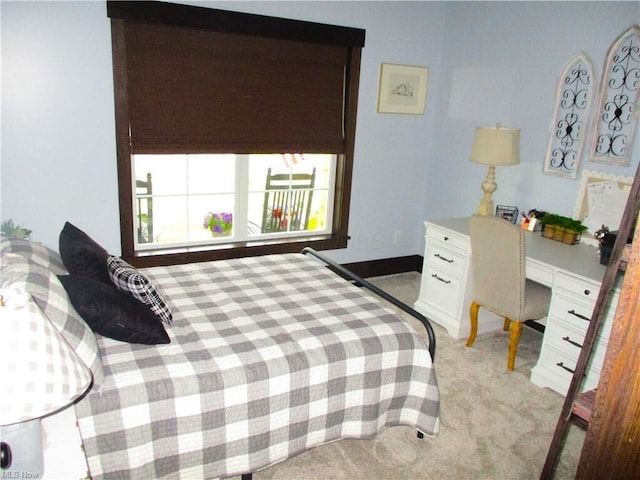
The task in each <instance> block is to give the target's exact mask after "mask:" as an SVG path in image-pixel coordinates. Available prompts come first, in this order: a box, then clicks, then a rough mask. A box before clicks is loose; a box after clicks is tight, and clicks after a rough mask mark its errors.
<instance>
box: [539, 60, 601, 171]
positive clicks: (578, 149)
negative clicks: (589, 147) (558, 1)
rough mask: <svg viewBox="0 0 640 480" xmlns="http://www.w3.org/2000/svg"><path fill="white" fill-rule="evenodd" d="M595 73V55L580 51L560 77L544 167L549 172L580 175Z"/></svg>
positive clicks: (565, 67)
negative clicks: (593, 59)
mask: <svg viewBox="0 0 640 480" xmlns="http://www.w3.org/2000/svg"><path fill="white" fill-rule="evenodd" d="M594 72H595V69H594V67H593V62H592V61H591V58H589V56H588V55H587V54H586V53H584V52H578V53H577V54H576V55H575V56H574V57H573V58H571V59H570V60H569V61H568V62H567V63H566V65H565V66H564V68H563V69H562V72H561V73H560V76H559V77H558V80H557V83H556V97H555V102H554V113H553V118H552V120H551V124H550V126H549V135H548V136H549V143H548V146H547V152H546V155H545V158H544V166H543V169H542V173H544V174H546V175H555V176H558V177H563V178H570V179H575V178H576V177H577V176H578V167H579V165H580V159H581V157H582V147H583V144H584V137H585V135H586V134H587V127H588V123H589V119H590V117H591V100H592V97H593V91H594V83H595V73H594Z"/></svg>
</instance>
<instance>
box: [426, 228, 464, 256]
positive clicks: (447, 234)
mask: <svg viewBox="0 0 640 480" xmlns="http://www.w3.org/2000/svg"><path fill="white" fill-rule="evenodd" d="M434 241H435V242H442V243H444V244H446V245H450V246H452V247H454V248H459V249H460V250H462V251H465V252H468V251H469V250H470V244H469V237H467V236H463V235H459V234H457V233H454V232H452V231H451V230H447V229H446V228H437V227H432V226H431V225H429V226H428V227H427V243H431V242H434Z"/></svg>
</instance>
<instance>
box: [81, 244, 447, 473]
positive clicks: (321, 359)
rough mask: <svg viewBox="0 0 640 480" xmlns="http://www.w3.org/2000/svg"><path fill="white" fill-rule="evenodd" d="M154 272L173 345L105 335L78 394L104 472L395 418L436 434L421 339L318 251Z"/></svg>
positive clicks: (288, 450) (96, 468) (170, 463)
mask: <svg viewBox="0 0 640 480" xmlns="http://www.w3.org/2000/svg"><path fill="white" fill-rule="evenodd" d="M143 271H144V273H145V274H146V275H147V276H148V277H149V278H150V279H152V281H154V282H155V284H156V285H157V286H158V287H159V289H160V291H161V293H162V294H163V296H164V297H165V299H166V300H167V302H168V303H169V305H170V307H171V309H172V311H173V318H174V320H173V324H172V325H171V326H170V327H167V331H168V333H169V336H170V338H171V343H170V344H168V345H158V346H143V345H130V344H126V343H121V342H118V341H115V340H110V339H108V338H104V337H98V344H99V346H100V350H101V353H102V360H103V364H104V370H105V381H104V384H103V386H102V388H101V389H100V391H93V392H91V393H90V394H89V395H88V396H87V397H86V398H85V399H84V400H83V401H82V402H80V403H79V404H78V405H77V406H76V411H77V415H78V420H79V425H80V431H81V434H82V438H83V441H84V446H85V452H86V456H87V460H88V463H89V469H90V473H91V476H92V477H93V478H94V479H99V478H135V479H140V478H145V479H147V478H193V479H196V478H215V477H225V476H232V475H238V474H240V473H246V472H253V471H257V470H259V469H261V468H263V467H266V466H268V465H271V464H274V463H277V462H279V461H282V460H285V459H287V458H289V457H291V456H293V455H296V454H297V453H300V452H302V451H304V450H306V449H309V448H311V447H314V446H317V445H321V444H324V443H327V442H330V441H332V440H336V439H340V438H367V437H371V436H373V435H375V434H376V432H379V431H380V430H382V429H383V428H385V427H386V426H391V425H409V426H414V427H416V428H417V429H418V430H420V431H422V432H423V433H425V434H426V435H429V436H435V435H437V433H438V429H439V395H438V386H437V382H436V376H435V373H434V370H433V368H432V366H431V359H430V357H429V353H428V351H427V348H426V346H425V344H424V341H423V340H422V338H421V337H420V336H418V334H417V333H416V332H415V331H414V330H413V329H412V328H411V327H410V326H409V325H408V324H407V323H406V322H405V321H403V320H402V319H401V318H400V317H399V316H397V315H395V314H394V313H393V312H392V311H391V310H389V309H388V308H387V307H386V306H384V305H383V304H382V303H381V302H380V301H378V300H377V299H374V298H372V297H371V296H370V295H369V294H367V293H365V292H363V291H362V290H360V289H359V288H357V287H355V286H353V285H351V284H350V283H349V282H347V281H345V280H343V279H342V278H340V277H339V276H337V275H335V274H334V273H333V272H331V271H329V270H328V269H326V268H325V267H324V266H322V265H321V264H319V263H318V262H317V261H315V260H313V259H310V258H307V257H305V256H303V255H300V254H287V255H270V256H264V257H255V258H245V259H236V260H229V261H217V262H209V263H200V264H189V265H179V266H171V267H155V268H149V269H144V270H143Z"/></svg>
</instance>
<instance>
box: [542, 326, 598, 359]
mask: <svg viewBox="0 0 640 480" xmlns="http://www.w3.org/2000/svg"><path fill="white" fill-rule="evenodd" d="M585 334H586V329H584V330H583V329H575V328H573V326H572V325H568V324H566V323H563V322H561V321H559V320H558V319H556V318H553V319H551V321H549V322H547V326H546V328H545V332H544V342H545V345H549V346H551V347H553V348H555V349H558V350H560V351H562V352H563V353H564V354H565V355H566V356H567V357H569V358H572V359H573V360H575V361H576V362H577V361H578V357H579V356H580V352H581V351H582V345H583V344H584V337H585ZM606 351H607V340H606V339H602V337H600V336H599V337H598V338H597V339H596V345H595V348H594V349H593V351H592V353H591V360H590V365H593V366H595V367H597V368H598V369H600V368H601V367H602V364H603V363H604V355H605V353H606Z"/></svg>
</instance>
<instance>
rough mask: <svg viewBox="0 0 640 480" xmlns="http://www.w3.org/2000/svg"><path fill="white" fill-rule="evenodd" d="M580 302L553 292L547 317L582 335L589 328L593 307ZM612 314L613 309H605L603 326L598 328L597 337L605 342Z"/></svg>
mask: <svg viewBox="0 0 640 480" xmlns="http://www.w3.org/2000/svg"><path fill="white" fill-rule="evenodd" d="M580 300H582V299H581V298H580V297H576V296H572V295H566V294H564V292H555V293H554V295H553V298H552V300H551V308H550V309H549V316H550V317H553V318H554V319H558V320H561V321H562V322H564V323H565V324H568V325H570V326H572V328H573V329H574V330H575V331H579V332H583V335H584V333H586V331H587V328H589V322H590V320H591V317H592V315H593V308H594V306H595V305H594V304H593V303H591V302H584V301H580ZM614 314H615V309H614V308H611V307H609V308H607V311H606V312H605V318H604V324H601V326H600V331H599V336H600V337H601V338H603V339H605V341H606V339H608V338H609V333H610V332H611V326H612V325H613V317H614Z"/></svg>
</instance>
